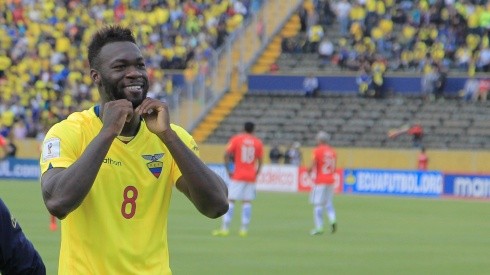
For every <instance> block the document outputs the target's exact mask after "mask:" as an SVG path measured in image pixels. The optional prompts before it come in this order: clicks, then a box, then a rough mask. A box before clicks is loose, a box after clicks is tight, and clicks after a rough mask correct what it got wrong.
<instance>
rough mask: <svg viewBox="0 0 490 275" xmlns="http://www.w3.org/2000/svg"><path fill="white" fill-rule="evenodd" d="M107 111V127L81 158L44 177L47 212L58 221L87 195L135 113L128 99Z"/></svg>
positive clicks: (42, 184)
mask: <svg viewBox="0 0 490 275" xmlns="http://www.w3.org/2000/svg"><path fill="white" fill-rule="evenodd" d="M104 108H105V111H104V115H103V123H104V126H103V127H102V129H101V131H100V132H99V134H98V135H97V136H96V137H95V138H94V139H93V140H92V142H90V144H89V145H88V146H87V148H85V150H84V152H83V153H82V155H81V156H80V158H79V159H77V160H76V161H75V162H74V163H73V164H72V165H70V166H69V167H68V168H66V169H65V168H52V169H49V170H47V171H46V172H45V173H44V174H43V175H42V177H41V188H42V195H43V199H44V203H45V205H46V207H47V209H48V211H49V212H50V213H51V214H52V215H53V216H56V217H57V218H59V219H63V218H65V217H66V216H67V215H68V214H69V213H70V212H71V211H73V210H75V209H76V208H77V207H78V206H80V204H81V203H82V201H83V199H84V198H85V197H86V196H87V194H88V192H89V191H90V188H92V185H93V183H94V181H95V178H96V177H97V173H98V172H99V169H100V167H101V165H102V162H103V161H104V158H105V156H106V155H107V152H108V151H109V148H110V147H111V144H112V142H113V141H114V139H115V138H116V137H117V136H118V135H119V134H120V133H121V131H122V128H123V127H124V124H125V122H126V120H127V119H130V118H131V117H132V113H133V107H132V105H131V102H129V101H128V100H118V101H112V102H108V103H106V104H105V106H104Z"/></svg>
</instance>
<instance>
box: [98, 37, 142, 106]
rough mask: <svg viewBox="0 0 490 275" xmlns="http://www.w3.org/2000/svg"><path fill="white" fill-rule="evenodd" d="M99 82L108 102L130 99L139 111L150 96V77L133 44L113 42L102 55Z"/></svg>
mask: <svg viewBox="0 0 490 275" xmlns="http://www.w3.org/2000/svg"><path fill="white" fill-rule="evenodd" d="M98 59H99V63H98V64H100V65H99V68H98V74H99V78H100V79H99V82H98V83H97V84H98V86H99V89H100V92H101V97H102V98H103V100H105V101H111V100H116V99H127V100H129V101H131V103H132V104H133V108H136V107H137V106H139V105H140V104H141V102H143V99H145V98H146V95H147V93H148V86H149V84H148V73H147V71H146V66H145V62H144V59H143V55H142V54H141V51H140V49H139V48H138V46H136V45H135V44H134V43H131V42H113V43H109V44H106V45H105V46H104V47H102V49H101V51H100V53H99V55H98Z"/></svg>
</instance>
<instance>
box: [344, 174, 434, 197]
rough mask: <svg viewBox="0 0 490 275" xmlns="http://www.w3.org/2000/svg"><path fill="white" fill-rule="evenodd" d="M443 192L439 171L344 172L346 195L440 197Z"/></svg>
mask: <svg viewBox="0 0 490 275" xmlns="http://www.w3.org/2000/svg"><path fill="white" fill-rule="evenodd" d="M442 191H443V176H442V174H441V173H440V172H438V171H427V172H422V171H408V170H370V169H362V170H361V169H359V170H357V169H354V170H352V169H345V170H344V193H361V194H380V195H397V196H422V197H440V195H441V194H442Z"/></svg>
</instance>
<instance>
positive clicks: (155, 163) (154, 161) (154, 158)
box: [142, 153, 164, 179]
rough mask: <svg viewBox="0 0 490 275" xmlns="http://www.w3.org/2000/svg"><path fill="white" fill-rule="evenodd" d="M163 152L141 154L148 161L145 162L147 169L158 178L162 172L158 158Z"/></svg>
mask: <svg viewBox="0 0 490 275" xmlns="http://www.w3.org/2000/svg"><path fill="white" fill-rule="evenodd" d="M163 155H164V154H163V153H160V154H154V155H142V157H143V158H144V159H146V160H148V161H150V162H148V163H147V164H146V167H148V170H150V172H151V173H152V174H153V176H155V178H157V179H158V177H160V174H161V173H162V168H163V162H162V161H160V159H161V158H162V157H163Z"/></svg>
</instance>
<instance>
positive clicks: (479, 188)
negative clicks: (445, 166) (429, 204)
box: [444, 174, 490, 199]
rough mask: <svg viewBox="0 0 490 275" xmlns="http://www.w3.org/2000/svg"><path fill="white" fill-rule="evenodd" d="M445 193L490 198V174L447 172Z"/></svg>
mask: <svg viewBox="0 0 490 275" xmlns="http://www.w3.org/2000/svg"><path fill="white" fill-rule="evenodd" d="M444 195H447V196H455V197H462V198H478V199H490V175H471V174H445V175H444Z"/></svg>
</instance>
